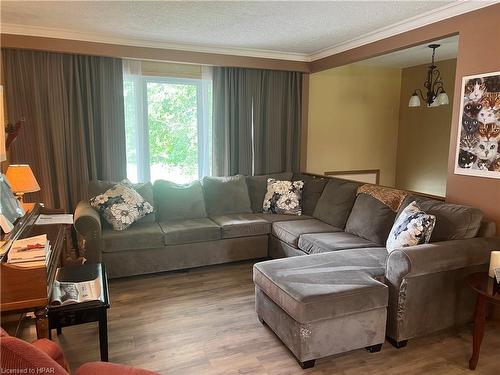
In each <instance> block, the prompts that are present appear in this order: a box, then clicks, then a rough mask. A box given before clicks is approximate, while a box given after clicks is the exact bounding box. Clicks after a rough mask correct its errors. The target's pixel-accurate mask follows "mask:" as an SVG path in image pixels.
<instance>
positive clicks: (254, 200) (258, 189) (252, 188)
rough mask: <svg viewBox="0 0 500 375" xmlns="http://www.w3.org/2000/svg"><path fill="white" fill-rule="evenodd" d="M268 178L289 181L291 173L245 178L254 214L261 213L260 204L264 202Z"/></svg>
mask: <svg viewBox="0 0 500 375" xmlns="http://www.w3.org/2000/svg"><path fill="white" fill-rule="evenodd" d="M268 178H274V179H275V180H287V181H290V180H291V179H292V172H283V173H272V174H264V175H260V176H247V177H246V181H247V186H248V194H249V195H250V203H251V205H252V211H253V212H255V213H260V212H262V204H263V202H264V195H266V190H267V179H268Z"/></svg>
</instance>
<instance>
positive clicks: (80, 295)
mask: <svg viewBox="0 0 500 375" xmlns="http://www.w3.org/2000/svg"><path fill="white" fill-rule="evenodd" d="M65 272H67V270H66V271H65V270H64V269H62V268H58V269H57V271H56V276H55V280H54V283H53V285H52V295H51V300H50V305H51V306H65V305H70V304H74V303H82V302H88V301H99V300H102V280H101V278H100V277H99V276H97V277H96V278H94V279H92V280H88V281H62V280H64V276H65V275H64V273H65Z"/></svg>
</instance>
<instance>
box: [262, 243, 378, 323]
mask: <svg viewBox="0 0 500 375" xmlns="http://www.w3.org/2000/svg"><path fill="white" fill-rule="evenodd" d="M386 258H387V252H386V251H385V249H383V248H378V249H377V248H375V249H361V250H357V251H349V250H346V251H337V252H333V253H325V254H315V255H310V256H306V257H292V258H284V259H275V260H269V261H265V262H260V263H257V264H255V265H254V273H253V279H254V282H255V284H256V286H257V287H258V288H260V289H261V290H262V291H263V292H264V293H265V294H266V295H267V296H268V297H269V298H271V299H272V300H273V301H274V302H275V303H276V304H278V305H279V306H280V307H281V308H282V309H283V310H285V311H286V312H287V313H288V314H289V315H290V316H291V317H293V318H294V319H295V320H296V321H298V322H300V323H308V322H313V321H317V320H322V319H330V318H336V317H341V316H345V315H350V314H354V313H357V312H362V311H367V310H371V309H376V308H381V307H385V306H387V299H388V292H387V286H385V285H384V284H383V283H381V282H379V281H377V280H375V278H380V277H382V276H383V275H384V271H385V267H384V265H385V260H386Z"/></svg>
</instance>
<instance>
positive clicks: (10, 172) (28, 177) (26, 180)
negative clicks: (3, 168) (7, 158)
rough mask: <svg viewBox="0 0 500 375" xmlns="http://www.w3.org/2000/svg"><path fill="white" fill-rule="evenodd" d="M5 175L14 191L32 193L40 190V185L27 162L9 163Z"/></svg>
mask: <svg viewBox="0 0 500 375" xmlns="http://www.w3.org/2000/svg"><path fill="white" fill-rule="evenodd" d="M5 176H6V177H7V180H8V181H9V183H10V186H11V187H12V191H13V192H14V193H17V194H24V193H33V192H35V191H39V190H40V185H38V182H37V180H36V178H35V175H34V174H33V171H32V170H31V168H30V166H29V165H28V164H12V165H9V167H8V168H7V173H5Z"/></svg>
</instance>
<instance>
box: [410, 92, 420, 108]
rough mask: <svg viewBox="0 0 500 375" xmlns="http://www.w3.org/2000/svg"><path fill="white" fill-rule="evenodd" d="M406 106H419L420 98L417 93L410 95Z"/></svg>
mask: <svg viewBox="0 0 500 375" xmlns="http://www.w3.org/2000/svg"><path fill="white" fill-rule="evenodd" d="M408 107H420V98H419V97H418V95H417V93H415V94H413V95H412V96H411V98H410V102H409V103H408Z"/></svg>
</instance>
